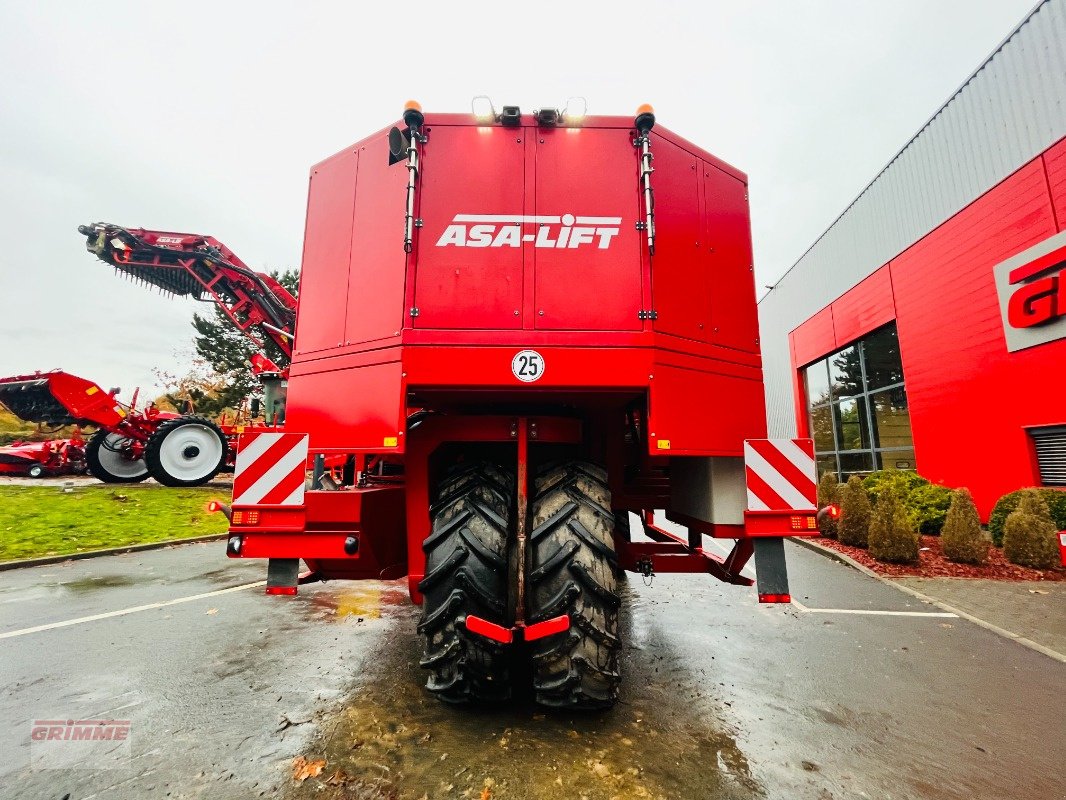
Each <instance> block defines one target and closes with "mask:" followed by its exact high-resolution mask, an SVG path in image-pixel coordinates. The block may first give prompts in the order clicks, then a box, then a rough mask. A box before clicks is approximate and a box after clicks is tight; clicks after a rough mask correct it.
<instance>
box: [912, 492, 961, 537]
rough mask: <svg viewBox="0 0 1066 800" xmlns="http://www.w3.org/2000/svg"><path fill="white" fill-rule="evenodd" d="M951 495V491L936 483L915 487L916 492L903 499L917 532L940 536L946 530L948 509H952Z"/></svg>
mask: <svg viewBox="0 0 1066 800" xmlns="http://www.w3.org/2000/svg"><path fill="white" fill-rule="evenodd" d="M951 495H952V492H951V489H949V488H948V487H947V486H940V485H939V484H936V483H927V484H925V485H924V486H917V487H915V489H914V491H912V492H911V493H910V494H909V495H907V497H905V498H904V499H903V505H904V507H905V508H906V509H907V513H908V514H909V515H910V518H911V524H912V525H913V526H914V528H915V530H917V531H918V532H919V533H930V534H933V535H934V536H936V535H938V534H939V533H940V532H941V530H943V528H944V521H945V520H946V519H947V516H948V509H949V508H951Z"/></svg>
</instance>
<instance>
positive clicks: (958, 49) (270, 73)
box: [0, 0, 1034, 394]
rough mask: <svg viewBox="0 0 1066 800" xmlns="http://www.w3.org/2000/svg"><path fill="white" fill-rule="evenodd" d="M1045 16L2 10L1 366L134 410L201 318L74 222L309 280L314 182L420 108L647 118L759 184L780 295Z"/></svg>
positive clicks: (690, 7) (943, 6)
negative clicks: (903, 152)
mask: <svg viewBox="0 0 1066 800" xmlns="http://www.w3.org/2000/svg"><path fill="white" fill-rule="evenodd" d="M1033 2H1034V0H891V1H890V2H885V1H882V2H859V1H858V0H839V1H832V2H831V1H829V0H819V1H818V2H814V1H811V2H795V1H793V0H788V1H786V0H780V1H779V2H761V3H760V2H735V1H734V2H700V3H698V2H689V3H676V2H666V1H665V0H653V1H652V2H645V3H630V2H614V3H581V2H575V0H571V1H570V2H566V3H553V2H545V1H544V0H542V1H541V2H538V3H529V4H518V3H505V2H495V3H463V2H447V3H440V2H438V3H420V2H414V3H407V2H404V3H400V2H396V3H387V2H381V3H374V4H369V3H354V2H336V3H320V2H311V1H310V0H304V2H300V3H291V4H280V3H271V2H260V3H254V4H253V3H239V4H238V3H228V2H220V0H214V2H209V3H203V2H188V1H186V2H182V3H146V2H143V0H142V2H104V0H93V2H86V3H75V2H34V3H28V2H18V1H16V0H0V23H2V24H0V76H2V78H0V297H2V299H3V310H2V311H0V334H2V335H3V345H2V347H0V375H7V374H12V373H17V372H30V371H33V370H36V369H41V370H46V369H52V368H54V367H63V368H65V369H67V370H68V371H72V372H75V373H77V374H81V375H83V376H84V377H87V378H91V379H93V380H95V381H97V382H98V383H101V384H102V385H104V386H105V387H108V386H114V385H121V386H122V387H123V388H124V389H125V390H127V391H126V392H125V394H128V390H130V389H132V388H133V387H134V386H136V385H141V386H145V387H150V386H153V384H154V383H155V380H154V376H153V369H154V368H156V367H162V368H164V369H168V370H170V371H174V370H177V369H180V368H181V363H182V357H183V356H182V354H183V353H184V354H185V356H186V357H187V354H188V353H189V352H190V350H191V347H190V342H191V337H192V330H191V327H190V324H189V323H190V319H191V315H192V313H193V311H194V310H195V309H196V308H197V305H196V304H195V303H194V302H192V301H189V300H182V299H172V298H167V297H163V296H159V295H155V294H152V293H150V292H149V291H148V290H147V289H145V288H142V287H140V286H136V285H134V284H132V283H130V282H128V281H126V280H123V279H120V278H118V277H116V276H115V275H114V274H112V273H111V272H110V271H109V270H108V269H107V268H106V267H105V266H104V265H103V264H102V263H100V262H99V261H97V260H96V259H95V258H94V257H93V256H91V255H89V254H88V253H86V252H85V250H84V239H83V237H81V236H80V235H79V234H78V233H77V226H78V225H79V224H82V223H87V222H94V221H107V222H115V223H118V224H122V225H126V226H130V227H146V228H156V229H163V230H176V231H188V232H196V233H206V234H212V235H214V236H216V237H218V238H219V239H220V240H222V241H223V242H225V243H226V244H227V245H229V247H231V248H232V249H233V250H234V252H236V253H237V254H238V255H239V256H240V257H241V258H242V259H243V260H244V261H245V262H247V263H248V264H250V265H252V266H253V267H256V268H259V269H266V268H273V267H288V266H296V265H298V264H299V260H300V251H301V243H302V238H303V222H304V208H305V202H306V194H307V174H308V168H309V167H310V165H311V164H312V163H314V162H316V161H318V160H320V159H322V158H323V157H325V156H327V155H329V154H331V153H333V152H336V151H337V150H339V149H341V148H343V147H344V146H346V145H347V144H350V143H352V142H355V141H357V140H358V139H360V138H362V137H363V136H365V135H367V134H369V133H372V132H373V131H375V130H378V129H380V128H381V127H382V126H384V125H386V124H387V123H389V122H390V121H392V120H394V119H396V118H398V116H399V111H400V109H401V108H402V105H403V102H404V101H405V100H407V99H408V98H409V97H413V98H417V99H418V100H419V101H421V103H422V105H423V107H424V108H425V109H426V110H427V111H459V112H462V111H466V110H468V109H469V107H470V98H471V97H472V96H474V95H478V94H488V95H490V96H491V97H492V98H493V99H494V100H495V102H496V105H497V107H498V106H500V105H502V104H503V103H508V104H518V105H520V106H521V107H522V108H523V109H532V108H533V107H536V106H542V105H543V106H547V105H559V104H562V103H563V102H564V101H565V99H566V98H567V97H568V96H571V95H583V96H584V97H586V98H587V99H588V104H589V111H590V113H597V114H626V115H628V114H631V113H632V112H633V110H634V109H635V108H636V107H637V105H639V104H640V103H644V102H650V103H652V104H653V105H654V106H655V109H656V114H657V117H658V120H659V122H660V124H662V125H664V126H666V127H668V128H670V129H672V130H674V131H676V132H677V133H679V134H681V135H682V136H685V137H686V138H688V139H691V140H692V141H694V142H696V143H698V144H700V145H702V146H704V147H706V148H707V149H708V150H710V151H711V152H713V153H714V154H715V155H717V156H718V157H720V158H722V159H724V160H726V161H728V162H730V163H732V164H734V165H736V166H737V167H739V168H740V169H742V170H744V171H745V172H747V173H748V175H749V178H750V192H751V211H752V224H753V235H754V241H755V262H756V274H757V284H758V285H759V286H760V287H761V286H763V285H764V284H768V283H773V282H774V281H775V280H776V279H777V278H779V277H780V276H781V275H782V274H783V273H784V271H785V270H786V269H787V268H788V267H789V266H790V265H791V264H792V263H793V262H794V261H795V260H796V259H797V258H798V257H799V256H800V254H801V253H802V252H803V251H804V250H805V249H806V248H807V247H808V246H809V245H810V244H811V243H812V242H813V241H814V240H815V238H817V236H818V235H819V234H820V233H821V232H822V231H823V230H824V229H825V228H826V227H827V226H828V225H829V224H830V223H831V222H832V221H833V219H834V218H835V217H836V216H837V215H838V214H839V213H840V212H841V211H842V210H843V209H844V207H845V206H846V205H847V204H848V203H849V202H850V201H851V200H852V199H853V198H854V197H855V196H856V195H857V194H858V193H859V191H861V189H862V188H863V187H864V186H865V185H866V184H867V183H868V182H869V181H870V180H871V179H872V178H873V176H874V175H875V174H876V173H877V171H878V170H880V169H881V167H883V166H884V165H885V164H886V163H887V161H888V160H889V159H890V158H891V157H892V156H893V155H894V154H895V153H896V151H897V150H899V148H900V147H902V146H903V145H904V144H905V143H906V142H907V140H908V139H909V138H910V137H911V136H912V135H913V134H914V133H915V132H916V131H917V129H918V127H919V126H920V125H921V124H923V123H924V122H925V121H926V119H927V118H928V117H929V116H930V115H931V114H932V113H933V112H934V111H935V110H936V109H937V108H938V107H939V106H940V105H941V104H942V103H943V102H944V101H945V100H946V99H947V98H948V96H949V95H950V94H951V93H952V92H953V91H954V90H955V89H956V88H957V87H958V85H959V84H960V83H961V82H962V81H963V80H964V79H965V78H966V77H967V76H968V75H969V74H970V73H971V72H972V71H973V70H974V69H975V68H976V67H977V66H978V64H979V63H980V62H981V60H982V59H984V58H985V57H986V56H987V55H988V54H989V53H990V52H991V50H992V49H993V48H994V47H995V46H996V45H998V44H999V42H1000V41H1001V40H1002V39H1003V38H1004V37H1005V36H1006V35H1007V34H1008V33H1009V31H1010V30H1011V29H1012V28H1013V27H1014V26H1015V25H1016V24H1017V23H1018V22H1019V21H1020V20H1021V19H1022V17H1023V16H1024V15H1025V13H1026V12H1027V11H1028V10H1029V9H1030V8H1031V7H1032V5H1033ZM412 6H413V7H414V10H413V11H410V12H408V11H407V9H408V8H411V7H412ZM762 291H763V290H761V289H760V294H761V292H762Z"/></svg>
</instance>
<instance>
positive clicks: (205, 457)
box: [144, 416, 229, 486]
mask: <svg viewBox="0 0 1066 800" xmlns="http://www.w3.org/2000/svg"><path fill="white" fill-rule="evenodd" d="M228 451H229V443H228V442H227V441H226V435H225V434H224V433H222V430H221V428H219V427H218V425H216V424H215V423H213V422H212V421H211V420H209V419H207V418H206V417H197V416H185V417H178V418H176V419H168V420H167V421H166V422H164V423H162V424H161V425H160V426H159V427H158V428H156V429H155V431H153V432H152V435H151V436H150V437H148V444H147V445H145V448H144V463H145V465H146V466H147V467H148V472H149V473H150V474H151V476H152V477H153V478H155V479H156V480H157V481H159V482H160V483H161V484H163V485H164V486H201V485H203V484H205V483H207V482H208V481H209V480H211V479H212V478H213V477H215V476H216V475H217V474H218V472H219V470H220V469H222V465H223V464H225V463H226V454H227V452H228Z"/></svg>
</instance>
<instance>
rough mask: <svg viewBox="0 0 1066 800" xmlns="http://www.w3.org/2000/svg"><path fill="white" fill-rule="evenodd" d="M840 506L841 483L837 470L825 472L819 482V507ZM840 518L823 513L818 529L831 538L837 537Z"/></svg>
mask: <svg viewBox="0 0 1066 800" xmlns="http://www.w3.org/2000/svg"><path fill="white" fill-rule="evenodd" d="M833 505H835V506H838V507H839V506H840V483H839V482H838V481H837V476H836V473H835V472H823V473H822V479H821V480H820V481H819V482H818V508H819V509H823V508H825V507H826V506H833ZM838 521H839V520H838V519H837V518H836V517H832V516H830V515H829V514H823V515H822V517H821V518H820V519H819V520H818V530H819V531H821V533H822V536H825V537H827V538H829V539H835V538H836V537H837V523H838Z"/></svg>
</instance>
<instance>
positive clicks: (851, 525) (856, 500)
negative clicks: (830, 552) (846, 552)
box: [837, 475, 873, 547]
mask: <svg viewBox="0 0 1066 800" xmlns="http://www.w3.org/2000/svg"><path fill="white" fill-rule="evenodd" d="M872 513H873V509H872V508H871V507H870V498H869V496H868V495H867V494H866V490H865V489H864V488H863V486H862V479H861V478H859V476H857V475H852V476H851V477H850V478H848V482H847V483H846V484H844V488H843V489H842V490H841V492H840V521H839V523H838V524H837V536H838V537H839V538H840V541H841V543H843V544H849V545H851V546H852V547H866V540H867V537H868V536H869V533H870V516H871V514H872Z"/></svg>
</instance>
